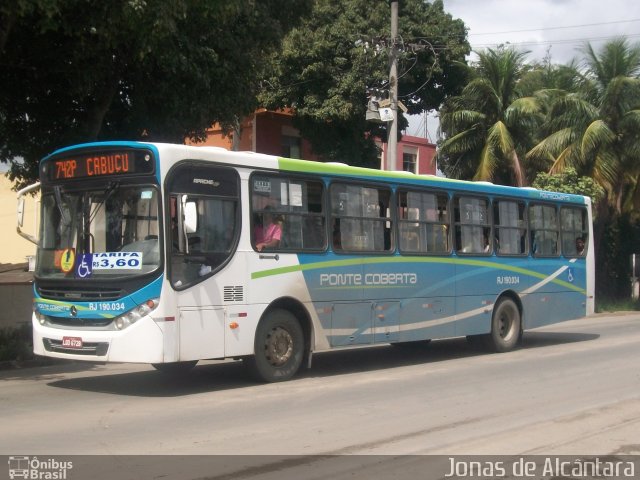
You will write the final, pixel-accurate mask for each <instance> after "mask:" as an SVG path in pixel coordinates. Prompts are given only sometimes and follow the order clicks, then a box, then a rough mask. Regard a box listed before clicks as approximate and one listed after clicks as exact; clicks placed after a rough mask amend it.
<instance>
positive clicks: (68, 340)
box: [62, 337, 82, 348]
mask: <svg viewBox="0 0 640 480" xmlns="http://www.w3.org/2000/svg"><path fill="white" fill-rule="evenodd" d="M62 346H63V347H65V348H82V338H80V337H62Z"/></svg>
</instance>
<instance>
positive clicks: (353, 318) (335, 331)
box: [330, 302, 373, 347]
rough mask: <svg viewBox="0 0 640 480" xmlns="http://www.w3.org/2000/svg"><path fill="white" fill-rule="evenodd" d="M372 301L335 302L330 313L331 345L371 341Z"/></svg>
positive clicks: (340, 345)
mask: <svg viewBox="0 0 640 480" xmlns="http://www.w3.org/2000/svg"><path fill="white" fill-rule="evenodd" d="M371 310H372V303H371V302H358V303H335V304H334V305H333V309H332V314H331V341H330V343H331V346H332V347H343V346H347V345H362V344H367V343H373V330H372V316H371Z"/></svg>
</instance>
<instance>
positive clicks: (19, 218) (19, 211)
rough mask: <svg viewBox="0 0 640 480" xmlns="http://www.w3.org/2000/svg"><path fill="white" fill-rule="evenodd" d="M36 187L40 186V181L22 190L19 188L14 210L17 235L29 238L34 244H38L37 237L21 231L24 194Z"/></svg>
mask: <svg viewBox="0 0 640 480" xmlns="http://www.w3.org/2000/svg"><path fill="white" fill-rule="evenodd" d="M38 188H40V182H38V183H34V184H33V185H30V186H28V187H26V188H23V189H22V190H20V191H19V192H18V209H17V211H16V213H17V219H16V220H17V222H18V228H17V229H16V231H17V232H18V235H20V236H21V237H22V238H26V239H27V240H29V241H30V242H31V243H35V244H36V245H37V244H38V239H37V238H36V237H35V236H33V235H30V234H28V233H25V232H23V231H22V227H23V225H24V208H25V199H24V196H25V195H26V194H27V193H30V192H33V191H34V190H37V189H38Z"/></svg>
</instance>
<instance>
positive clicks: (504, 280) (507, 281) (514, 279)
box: [496, 275, 520, 285]
mask: <svg viewBox="0 0 640 480" xmlns="http://www.w3.org/2000/svg"><path fill="white" fill-rule="evenodd" d="M496 283H497V284H498V285H519V284H520V277H518V276H516V275H500V276H498V277H497V279H496Z"/></svg>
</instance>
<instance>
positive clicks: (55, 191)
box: [53, 185, 71, 225]
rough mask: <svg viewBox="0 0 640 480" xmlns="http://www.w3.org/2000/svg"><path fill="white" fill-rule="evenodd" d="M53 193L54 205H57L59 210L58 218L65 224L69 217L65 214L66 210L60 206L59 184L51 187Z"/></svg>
mask: <svg viewBox="0 0 640 480" xmlns="http://www.w3.org/2000/svg"><path fill="white" fill-rule="evenodd" d="M53 195H54V197H55V199H56V207H58V211H59V212H60V218H61V219H62V222H63V223H65V224H67V225H68V224H70V223H71V219H70V218H69V215H68V214H67V211H66V210H64V209H63V208H62V187H61V186H60V185H55V186H54V187H53Z"/></svg>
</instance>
